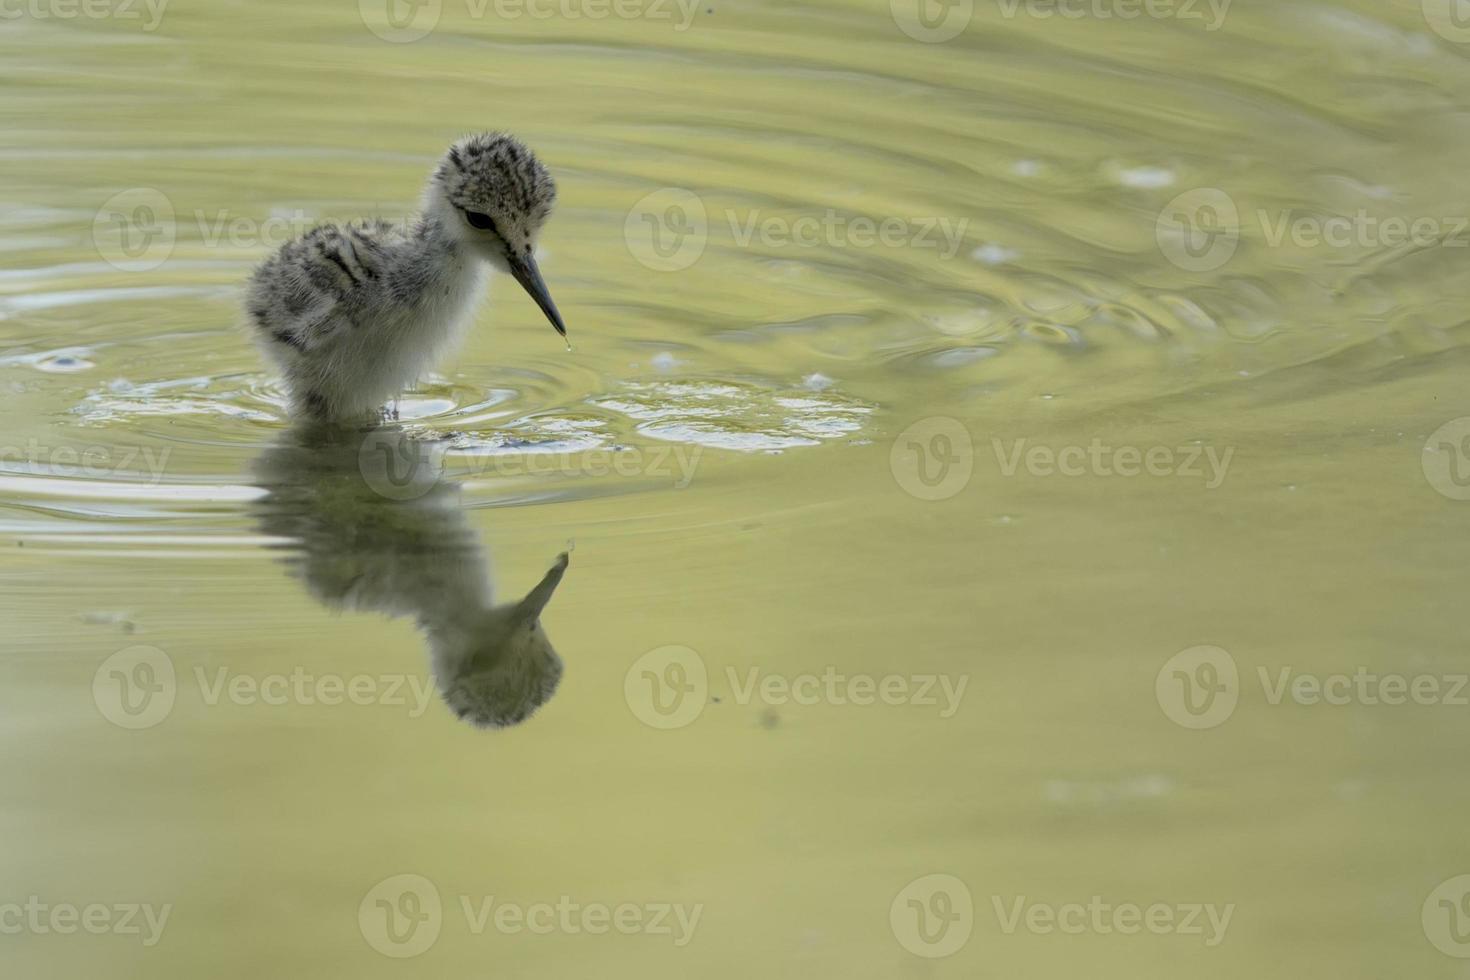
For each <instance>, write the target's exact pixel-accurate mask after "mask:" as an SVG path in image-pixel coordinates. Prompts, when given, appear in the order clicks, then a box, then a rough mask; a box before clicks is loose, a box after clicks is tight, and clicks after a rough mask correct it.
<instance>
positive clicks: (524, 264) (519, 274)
mask: <svg viewBox="0 0 1470 980" xmlns="http://www.w3.org/2000/svg"><path fill="white" fill-rule="evenodd" d="M510 274H511V275H513V276H515V277H516V282H518V283H520V284H521V288H523V289H525V291H526V292H528V293H530V294H531V298H532V299H534V300H535V301H536V305H537V306H539V307H541V312H542V313H545V314H546V319H548V320H550V321H551V325H552V326H553V327H555V328H556V332H557V333H559V334H561V335H562V336H563V337H565V336H566V335H567V325H566V324H565V323H563V322H562V319H561V314H560V313H559V312H557V309H556V304H555V303H554V302H552V300H551V292H550V290H548V289H547V288H546V282H545V280H543V279H542V278H541V270H540V269H538V268H536V260H535V259H534V258H532V257H531V256H530V255H524V256H512V257H511V259H510Z"/></svg>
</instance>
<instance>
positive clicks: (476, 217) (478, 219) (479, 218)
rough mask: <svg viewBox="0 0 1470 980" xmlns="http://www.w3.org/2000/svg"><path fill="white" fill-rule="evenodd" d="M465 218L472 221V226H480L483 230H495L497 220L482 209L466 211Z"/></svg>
mask: <svg viewBox="0 0 1470 980" xmlns="http://www.w3.org/2000/svg"><path fill="white" fill-rule="evenodd" d="M464 219H465V220H466V221H468V222H469V223H470V227H471V228H478V229H480V230H481V231H494V230H495V221H494V220H493V219H492V218H491V217H490V216H489V215H488V214H484V213H482V212H480V211H466V212H465V213H464Z"/></svg>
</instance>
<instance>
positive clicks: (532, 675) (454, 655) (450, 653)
mask: <svg viewBox="0 0 1470 980" xmlns="http://www.w3.org/2000/svg"><path fill="white" fill-rule="evenodd" d="M567 563H568V558H567V555H566V554H562V555H560V556H559V557H558V558H557V560H556V564H554V565H553V566H552V567H551V570H550V571H548V572H547V573H546V576H545V578H543V579H542V580H541V583H540V584H539V585H537V586H536V588H534V589H532V590H531V592H530V594H529V595H527V596H526V597H525V598H524V599H522V600H521V601H520V602H513V603H508V604H506V605H503V606H496V607H495V608H493V609H488V610H484V611H481V612H478V613H476V614H474V615H472V616H468V617H465V618H464V619H463V620H457V621H454V622H451V623H443V624H433V623H426V624H424V625H425V628H426V632H427V633H428V635H429V644H430V649H431V651H432V654H433V660H434V676H435V680H436V681H437V683H438V685H439V693H440V694H441V695H442V696H443V698H444V702H445V703H446V704H447V705H449V707H450V708H451V709H452V710H453V711H454V713H455V714H457V715H458V716H459V717H460V718H462V719H464V720H465V721H468V722H470V723H471V724H474V725H478V726H480V727H482V728H504V727H506V726H507V725H516V724H519V723H520V722H522V721H525V720H526V719H527V718H529V717H530V716H531V714H532V713H534V712H535V711H536V709H537V708H539V707H541V705H542V704H543V703H545V702H546V701H547V700H548V699H550V697H551V696H552V695H553V694H554V693H556V688H557V685H558V684H559V683H560V682H561V674H562V661H561V657H559V656H558V655H557V653H556V651H555V650H554V649H552V646H551V641H550V640H549V639H548V638H547V636H546V631H545V630H544V629H542V628H541V611H542V610H543V609H545V608H546V604H547V602H549V601H550V600H551V594H552V593H553V592H555V591H556V587H557V585H558V584H559V583H560V582H561V578H562V575H563V574H564V573H565V572H566V570H567Z"/></svg>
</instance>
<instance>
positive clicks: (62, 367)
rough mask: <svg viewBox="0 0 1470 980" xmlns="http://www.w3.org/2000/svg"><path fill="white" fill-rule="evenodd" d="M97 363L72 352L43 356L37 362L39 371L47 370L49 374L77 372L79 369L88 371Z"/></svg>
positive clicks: (36, 365)
mask: <svg viewBox="0 0 1470 980" xmlns="http://www.w3.org/2000/svg"><path fill="white" fill-rule="evenodd" d="M96 366H97V365H96V364H94V363H92V362H91V361H89V360H87V359H86V358H82V357H77V356H75V355H72V354H57V355H54V356H52V357H46V358H42V359H41V360H39V361H37V362H36V364H35V367H36V370H37V371H45V372H46V373H48V374H75V373H77V372H78V371H87V370H90V369H91V368H94V367H96Z"/></svg>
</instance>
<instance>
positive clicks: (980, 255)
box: [970, 242, 1021, 265]
mask: <svg viewBox="0 0 1470 980" xmlns="http://www.w3.org/2000/svg"><path fill="white" fill-rule="evenodd" d="M970 257H971V258H972V259H974V260H975V261H977V262H983V263H984V264H985V265H1005V264H1006V263H1007V262H1014V261H1015V260H1016V259H1019V258H1020V257H1021V253H1020V252H1018V251H1016V250H1015V249H1013V248H1006V247H1005V246H1004V245H997V244H996V243H995V242H986V243H985V244H984V245H981V246H980V247H979V248H977V249H975V250H974V251H973V252H971V253H970Z"/></svg>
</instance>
